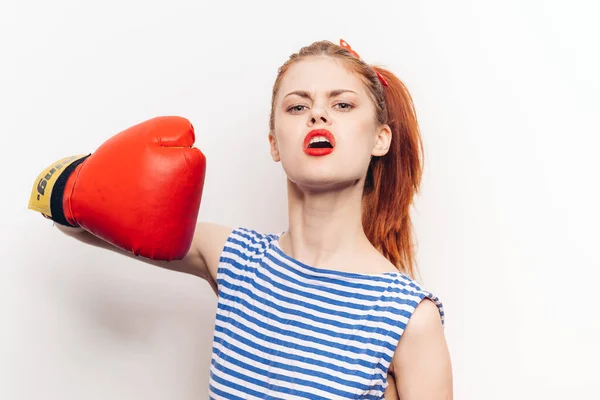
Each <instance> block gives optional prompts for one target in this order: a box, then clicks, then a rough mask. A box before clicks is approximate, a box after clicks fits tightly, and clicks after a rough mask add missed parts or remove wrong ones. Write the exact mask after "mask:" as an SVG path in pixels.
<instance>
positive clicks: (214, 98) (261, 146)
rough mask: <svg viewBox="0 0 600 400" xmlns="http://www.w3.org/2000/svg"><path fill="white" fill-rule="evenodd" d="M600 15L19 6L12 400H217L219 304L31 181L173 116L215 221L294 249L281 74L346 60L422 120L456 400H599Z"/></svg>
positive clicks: (6, 159)
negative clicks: (400, 88)
mask: <svg viewBox="0 0 600 400" xmlns="http://www.w3.org/2000/svg"><path fill="white" fill-rule="evenodd" d="M598 11H599V6H598V5H597V3H596V2H593V1H588V2H584V1H570V2H565V1H541V0H540V1H533V0H528V1H516V0H511V1H501V2H500V1H497V2H496V1H494V2H492V1H480V0H478V1H475V0H473V1H467V0H454V1H450V2H448V1H436V2H416V1H404V0H402V1H400V0H395V1H389V2H378V1H369V2H367V1H360V2H354V1H341V2H316V1H282V2H277V3H275V2H273V3H261V2H247V1H246V2H241V1H240V2H225V1H212V2H202V1H193V0H169V1H162V2H161V1H148V0H144V1H133V0H119V1H116V0H105V1H96V2H82V1H75V0H72V1H66V0H54V1H40V0H38V1H17V0H9V1H8V2H7V1H3V2H2V5H1V6H0V44H1V48H0V51H1V53H0V57H1V63H0V135H1V139H2V144H1V146H0V151H1V158H0V160H1V161H0V162H1V168H2V178H3V179H2V189H1V190H2V193H1V196H0V201H1V205H2V210H3V213H2V214H3V215H2V218H1V222H0V224H1V228H0V235H1V239H2V240H1V241H0V254H1V257H2V261H1V267H0V268H1V272H2V273H1V278H0V296H1V298H0V316H1V317H2V320H1V322H2V325H1V330H0V334H1V337H0V398H2V399H6V400H23V399H46V400H50V399H52V400H54V399H57V400H58V399H61V400H67V399H86V400H95V399H109V398H111V399H145V400H159V399H160V400H163V399H164V400H167V399H169V400H171V399H178V400H186V399H190V400H191V399H205V398H207V397H208V395H207V384H208V369H209V364H210V351H211V346H212V342H211V341H212V328H213V322H214V312H215V307H216V298H215V296H214V294H213V292H212V291H211V290H210V288H209V286H208V284H207V283H206V282H204V281H201V280H199V279H197V278H194V277H191V276H187V275H183V274H178V273H175V272H170V271H166V270H161V269H158V268H154V267H151V266H148V265H146V264H143V263H142V262H139V261H136V260H131V259H126V258H124V257H123V256H120V255H118V254H116V253H112V252H109V251H106V250H100V249H96V248H92V247H88V246H85V245H83V244H81V243H77V242H76V241H74V240H73V239H70V238H68V237H66V236H63V235H61V234H60V233H59V232H58V231H57V230H56V228H53V227H52V224H51V223H50V221H47V220H44V219H43V218H41V217H40V216H39V214H37V213H35V212H33V211H30V210H27V202H28V199H29V194H30V190H31V188H32V185H33V181H34V180H35V178H36V177H37V175H38V174H39V173H40V172H41V170H42V169H43V168H45V167H46V166H48V165H49V164H50V163H52V162H54V161H55V160H58V159H60V158H62V157H64V156H67V155H71V154H81V153H87V152H92V151H93V150H94V149H95V148H96V147H98V146H99V145H100V144H101V143H102V142H103V141H105V140H106V139H108V138H109V137H110V136H112V135H113V134H115V133H117V132H119V131H121V130H123V129H125V128H127V127H129V126H130V125H133V124H135V123H137V122H140V121H142V120H145V119H149V118H152V117H154V116H157V115H182V116H185V117H187V118H189V119H190V120H191V121H192V123H193V124H194V126H195V127H196V130H197V142H196V144H197V146H198V147H199V148H200V149H202V150H203V152H204V153H205V154H206V156H207V159H208V171H207V180H206V186H205V194H204V198H203V202H202V206H201V212H200V218H201V219H202V220H206V221H213V222H218V223H222V224H226V225H231V226H238V225H242V226H246V227H251V228H255V229H258V230H262V231H266V232H275V231H280V230H282V229H285V228H286V227H287V210H286V193H285V176H284V174H283V171H282V170H281V166H280V164H275V163H273V162H272V161H271V159H270V156H269V154H268V141H267V132H268V116H269V106H270V92H271V88H272V84H273V81H274V79H275V76H276V72H277V68H278V67H279V66H280V65H281V64H282V63H283V62H284V61H285V60H286V59H287V57H288V56H289V55H290V54H292V53H294V52H296V51H298V50H299V49H300V47H302V46H304V45H308V44H310V43H312V42H313V41H315V40H321V39H327V40H331V41H334V42H337V41H338V40H339V38H344V39H345V40H347V41H348V42H349V43H350V44H351V46H352V47H353V48H354V49H355V50H356V51H357V52H358V53H359V54H360V55H361V56H362V58H363V59H365V60H366V61H368V62H370V63H372V64H378V65H383V66H385V67H388V68H390V69H391V70H392V71H394V72H395V73H396V74H397V75H398V76H399V77H400V78H401V79H402V80H403V81H404V82H405V83H406V84H407V86H408V87H409V90H410V91H411V93H412V95H413V96H414V100H415V104H416V107H417V112H418V116H419V120H420V124H421V128H422V133H423V138H424V141H425V146H426V166H425V176H424V182H423V186H422V191H421V193H420V195H419V196H418V198H417V201H416V204H415V209H414V223H415V227H416V232H417V239H418V242H419V248H418V261H419V265H420V270H421V275H422V282H423V284H424V285H425V286H426V287H427V288H428V289H429V290H431V291H433V292H435V294H437V295H438V296H440V297H441V298H442V300H443V301H444V304H445V306H446V315H447V327H446V334H447V338H448V343H449V346H450V351H451V354H452V361H453V367H454V369H453V372H454V383H455V398H457V399H465V400H481V399H503V400H504V399H557V400H558V399H561V400H562V399H576V398H577V399H579V398H581V399H598V398H600V389H599V388H598V386H597V385H596V384H593V381H594V380H596V379H597V376H598V373H599V372H600V366H599V365H598V364H599V361H598V360H599V359H600V344H599V342H600V339H599V338H600V322H599V318H598V311H597V303H598V300H597V296H596V293H597V292H598V290H597V287H598V279H599V278H600V273H599V272H598V270H599V268H600V256H599V251H598V249H599V246H598V241H599V239H600V233H599V230H598V224H599V222H600V212H599V211H598V205H599V204H600V190H599V188H598V181H599V179H598V175H599V171H600V161H598V158H597V154H598V147H600V139H599V135H600V129H599V128H600V123H599V122H598V120H599V117H600V115H599V112H598V110H599V106H600V101H599V95H598V93H599V91H600V78H599V76H598V71H600V56H599V51H598V38H599V37H600V27H599V25H598V24H597V18H598Z"/></svg>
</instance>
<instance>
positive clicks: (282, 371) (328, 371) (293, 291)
mask: <svg viewBox="0 0 600 400" xmlns="http://www.w3.org/2000/svg"><path fill="white" fill-rule="evenodd" d="M269 142H270V153H271V157H272V158H273V160H274V161H275V162H281V164H282V166H283V168H284V170H285V172H286V174H287V177H288V181H287V188H288V206H289V229H288V230H286V231H285V232H282V233H279V234H263V233H259V232H256V231H254V230H250V229H246V228H235V229H233V228H231V227H224V226H219V225H214V224H207V223H200V224H198V225H197V228H196V231H195V234H194V240H193V244H192V248H191V250H190V251H189V253H188V254H187V256H186V257H185V258H184V259H183V260H181V261H176V262H170V263H163V262H152V261H148V262H151V263H153V264H156V265H160V266H163V267H166V268H170V269H175V270H179V271H183V272H188V273H192V274H195V275H197V276H200V277H202V278H204V279H206V280H207V281H208V282H209V283H210V284H211V286H212V287H213V290H214V291H215V293H217V294H218V296H219V301H218V310H217V318H216V324H215V337H214V344H213V354H212V365H211V373H210V396H211V398H213V399H227V400H232V399H248V398H253V399H258V398H272V399H275V398H277V399H301V398H302V399H306V398H308V399H334V398H335V399H349V398H361V399H383V398H385V399H393V398H398V396H399V397H400V398H401V399H402V400H411V399H417V400H422V399H450V398H452V376H451V362H450V357H449V353H448V349H447V345H446V342H445V338H444V333H443V319H444V314H443V309H442V304H441V302H440V301H439V299H438V298H436V297H435V296H434V295H433V294H431V293H430V292H428V291H426V290H424V289H422V288H421V287H420V286H419V284H418V283H417V282H416V281H415V280H414V275H415V268H414V255H413V251H414V250H413V247H412V240H411V237H412V234H411V222H410V216H409V207H410V205H411V203H412V199H413V195H414V193H415V192H416V191H417V190H418V187H419V183H420V179H421V171H422V166H421V161H422V157H421V153H420V152H421V150H422V145H421V139H420V136H419V131H418V126H417V120H416V116H415V113H414V108H413V105H412V101H411V99H410V95H409V94H408V92H407V90H406V88H405V87H404V86H403V84H402V83H401V82H400V80H399V79H398V78H397V77H395V76H394V75H393V74H392V73H391V72H389V71H387V70H384V69H381V68H376V67H371V66H369V65H367V64H366V63H364V62H363V61H362V60H361V59H360V57H359V56H358V54H357V53H356V52H354V51H353V50H352V49H351V48H350V46H348V44H347V43H346V42H344V41H340V45H339V46H338V45H336V44H333V43H331V42H327V41H322V42H316V43H313V44H312V45H310V46H307V47H305V48H302V49H301V50H300V52H299V53H297V54H293V55H292V56H291V57H290V59H289V60H288V61H287V62H286V63H285V64H284V65H283V66H282V67H281V68H280V69H279V74H278V76H277V79H276V81H275V84H274V87H273V94H272V107H271V118H270V133H269ZM61 229H63V230H64V231H65V232H71V230H70V229H68V228H61ZM75 236H77V237H79V238H80V239H81V240H83V241H87V242H89V243H94V244H96V245H104V244H103V243H101V242H100V241H98V240H96V239H95V238H93V237H92V236H91V235H79V234H77V235H75ZM400 339H401V340H400Z"/></svg>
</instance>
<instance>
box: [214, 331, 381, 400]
mask: <svg viewBox="0 0 600 400" xmlns="http://www.w3.org/2000/svg"><path fill="white" fill-rule="evenodd" d="M215 347H216V348H217V349H219V350H221V351H224V352H225V353H226V350H227V349H226V348H223V347H222V346H220V344H219V343H215ZM215 358H216V360H217V362H218V363H219V364H221V365H223V366H225V367H227V368H229V369H232V370H234V371H236V372H238V373H241V374H244V375H246V376H248V377H251V378H254V379H257V380H260V381H262V382H265V383H268V384H271V385H276V386H281V387H285V388H289V387H290V385H291V383H290V382H288V381H279V380H277V379H272V378H270V379H268V381H267V379H266V378H265V376H264V375H258V374H256V373H254V372H253V371H250V370H247V369H244V368H243V367H239V366H237V365H235V364H232V363H230V362H228V361H226V360H223V359H222V358H221V357H220V356H219V355H218V354H217V355H216V356H215ZM234 358H235V359H236V360H238V361H240V362H243V363H245V364H249V365H253V366H256V367H257V368H260V369H267V370H268V371H269V373H273V374H281V375H284V376H286V377H290V378H297V379H303V380H308V381H311V382H314V383H319V384H321V385H324V386H329V387H333V388H335V389H336V390H342V391H346V392H349V393H352V394H354V395H356V394H361V393H362V390H360V389H359V388H351V387H348V386H346V385H340V384H339V383H337V382H335V381H331V380H329V379H323V378H319V377H316V376H306V375H305V374H298V373H294V372H292V371H288V370H283V369H281V368H277V367H273V366H263V365H256V362H255V361H253V360H251V359H248V358H246V357H244V356H241V355H239V354H237V353H236V354H235V357H234ZM288 363H289V364H292V361H288ZM213 368H214V366H212V365H211V369H213ZM215 371H216V369H215ZM227 379H229V380H232V381H234V382H236V383H239V384H243V385H245V386H249V387H251V388H252V389H254V390H258V391H260V390H263V391H264V390H265V389H264V388H260V387H259V386H257V385H255V384H253V383H249V382H246V381H240V380H239V379H237V378H234V377H233V376H228V377H227ZM292 385H293V384H292ZM296 385H297V388H296V389H297V390H301V391H304V392H308V393H312V394H314V395H317V396H321V397H325V398H331V393H327V392H325V391H323V390H321V389H317V388H314V387H311V386H306V385H301V384H298V383H296ZM277 393H281V392H277ZM379 393H381V394H383V393H382V392H381V391H380V392H379ZM282 395H283V397H285V398H286V400H287V399H299V398H300V397H296V396H290V395H288V394H284V393H282Z"/></svg>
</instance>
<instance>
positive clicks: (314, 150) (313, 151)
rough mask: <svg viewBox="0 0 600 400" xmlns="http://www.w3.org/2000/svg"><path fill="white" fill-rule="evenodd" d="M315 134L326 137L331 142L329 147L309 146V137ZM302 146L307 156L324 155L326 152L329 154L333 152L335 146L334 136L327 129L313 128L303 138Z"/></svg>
mask: <svg viewBox="0 0 600 400" xmlns="http://www.w3.org/2000/svg"><path fill="white" fill-rule="evenodd" d="M317 136H323V137H324V138H326V139H327V140H328V141H329V143H330V144H331V147H309V145H310V141H311V139H312V138H314V137H317ZM303 147H304V152H305V153H306V154H308V155H309V156H326V155H327V154H331V153H332V152H333V149H334V148H335V138H334V137H333V134H332V133H331V132H329V131H328V130H327V129H315V130H312V131H310V132H308V134H307V135H306V137H305V138H304V146H303Z"/></svg>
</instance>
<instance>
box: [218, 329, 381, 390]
mask: <svg viewBox="0 0 600 400" xmlns="http://www.w3.org/2000/svg"><path fill="white" fill-rule="evenodd" d="M215 343H220V344H222V345H223V346H224V347H226V348H227V349H228V350H233V352H234V353H235V354H239V355H241V356H243V357H246V358H247V359H250V360H252V361H255V362H257V363H260V364H262V365H263V366H264V367H265V368H267V369H269V368H270V367H275V368H279V369H282V370H288V371H293V372H299V373H301V374H303V375H307V376H314V377H318V378H322V379H326V380H329V381H333V382H336V383H338V384H340V385H343V386H348V387H351V388H356V389H360V387H361V384H360V383H358V381H356V380H354V381H351V380H348V379H343V377H344V376H348V375H354V374H352V372H354V371H347V370H346V369H345V368H339V367H338V368H335V369H336V370H337V371H339V372H342V374H337V375H338V376H335V375H332V374H327V373H324V372H321V371H317V370H316V369H307V368H303V367H299V366H293V365H290V364H286V363H282V362H279V361H274V360H269V359H267V358H264V357H261V356H260V355H258V354H271V353H272V350H268V349H267V350H265V349H264V347H262V346H257V347H255V348H256V349H257V350H259V352H257V353H256V354H255V353H251V352H249V351H247V350H244V349H242V348H240V347H238V346H236V345H235V344H233V343H232V342H227V341H226V340H225V338H223V337H217V338H216V339H215ZM286 354H287V353H279V352H277V353H276V355H278V356H279V355H281V356H283V355H286ZM287 355H289V354H287ZM220 357H221V358H223V359H224V360H227V361H229V362H231V363H232V364H236V363H237V361H232V359H231V356H230V355H229V353H227V354H224V355H220ZM294 359H295V360H302V361H305V360H303V357H298V356H294V357H290V360H294ZM311 361H314V360H311ZM252 364H253V365H256V364H254V363H252ZM313 364H314V363H313ZM378 375H379V374H378ZM374 378H375V379H376V377H374V376H372V375H367V376H366V377H365V379H374ZM375 389H377V390H380V389H381V387H380V386H376V387H375Z"/></svg>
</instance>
